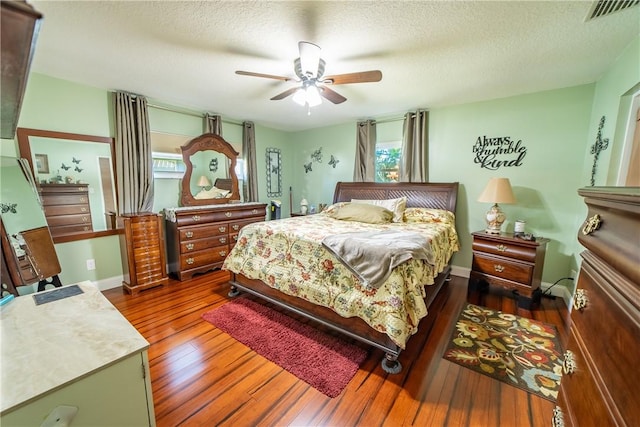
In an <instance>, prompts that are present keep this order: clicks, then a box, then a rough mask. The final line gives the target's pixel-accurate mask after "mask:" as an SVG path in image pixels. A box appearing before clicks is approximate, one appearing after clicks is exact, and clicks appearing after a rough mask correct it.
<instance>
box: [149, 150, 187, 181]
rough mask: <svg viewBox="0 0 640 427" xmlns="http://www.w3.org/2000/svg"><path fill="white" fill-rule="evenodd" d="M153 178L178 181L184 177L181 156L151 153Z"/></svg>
mask: <svg viewBox="0 0 640 427" xmlns="http://www.w3.org/2000/svg"><path fill="white" fill-rule="evenodd" d="M152 157H153V177H154V178H170V179H180V178H182V177H183V175H184V171H185V165H184V161H183V160H182V155H181V154H172V153H157V152H155V151H154V152H153V153H152Z"/></svg>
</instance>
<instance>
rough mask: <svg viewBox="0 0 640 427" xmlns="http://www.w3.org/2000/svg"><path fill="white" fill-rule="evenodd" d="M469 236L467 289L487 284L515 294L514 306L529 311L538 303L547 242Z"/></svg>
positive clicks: (503, 236) (480, 233) (479, 234)
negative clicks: (469, 250) (470, 261)
mask: <svg viewBox="0 0 640 427" xmlns="http://www.w3.org/2000/svg"><path fill="white" fill-rule="evenodd" d="M471 235H472V236H473V261H472V265H471V274H470V276H469V289H471V290H474V289H478V288H482V287H483V286H484V287H486V286H488V285H494V286H501V287H503V288H505V289H511V290H513V291H515V293H516V294H517V296H518V306H519V307H522V308H525V309H531V306H532V304H533V303H538V302H540V297H541V295H542V291H541V290H540V282H541V280H542V268H543V266H544V256H545V252H546V248H547V243H548V242H549V239H545V238H540V237H539V238H536V240H535V241H528V240H523V239H521V238H518V237H514V235H513V234H511V233H500V234H489V233H486V232H484V231H476V232H475V233H471Z"/></svg>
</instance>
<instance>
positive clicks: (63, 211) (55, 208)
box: [44, 203, 91, 217]
mask: <svg viewBox="0 0 640 427" xmlns="http://www.w3.org/2000/svg"><path fill="white" fill-rule="evenodd" d="M90 212H91V209H90V208H89V205H88V204H86V203H85V204H80V205H49V206H44V214H45V215H46V216H47V217H50V216H57V215H73V214H85V213H90Z"/></svg>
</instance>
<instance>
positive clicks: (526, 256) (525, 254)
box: [473, 236, 536, 262]
mask: <svg viewBox="0 0 640 427" xmlns="http://www.w3.org/2000/svg"><path fill="white" fill-rule="evenodd" d="M473 250H474V251H480V252H484V253H489V254H494V255H501V256H506V257H509V258H513V259H519V260H521V261H528V262H535V260H536V247H535V246H531V247H529V246H523V245H521V244H520V245H515V244H513V243H510V242H507V241H499V240H495V239H483V238H482V237H478V236H476V237H474V239H473Z"/></svg>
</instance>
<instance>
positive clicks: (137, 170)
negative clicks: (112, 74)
mask: <svg viewBox="0 0 640 427" xmlns="http://www.w3.org/2000/svg"><path fill="white" fill-rule="evenodd" d="M113 99H114V103H115V119H116V137H115V145H116V147H115V148H116V176H117V177H118V179H117V181H118V210H119V213H120V214H127V213H135V212H149V211H151V209H153V160H152V158H151V137H150V134H149V114H148V111H147V99H146V98H145V97H144V96H139V95H132V94H130V93H126V92H114V97H113Z"/></svg>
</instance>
